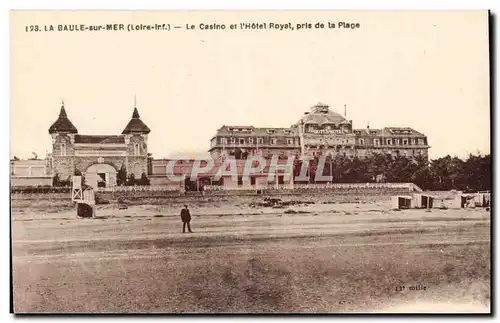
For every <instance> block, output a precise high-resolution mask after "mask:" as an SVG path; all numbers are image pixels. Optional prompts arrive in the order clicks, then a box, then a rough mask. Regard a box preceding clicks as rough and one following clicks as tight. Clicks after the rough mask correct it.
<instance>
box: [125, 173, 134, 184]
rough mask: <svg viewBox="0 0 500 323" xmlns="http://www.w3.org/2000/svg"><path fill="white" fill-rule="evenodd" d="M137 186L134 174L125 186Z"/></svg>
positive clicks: (129, 177)
mask: <svg viewBox="0 0 500 323" xmlns="http://www.w3.org/2000/svg"><path fill="white" fill-rule="evenodd" d="M136 184H137V183H136V179H135V175H134V173H132V174H130V175H129V176H128V179H127V182H126V183H125V185H127V186H134V185H136Z"/></svg>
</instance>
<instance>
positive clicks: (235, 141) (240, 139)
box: [220, 137, 295, 145]
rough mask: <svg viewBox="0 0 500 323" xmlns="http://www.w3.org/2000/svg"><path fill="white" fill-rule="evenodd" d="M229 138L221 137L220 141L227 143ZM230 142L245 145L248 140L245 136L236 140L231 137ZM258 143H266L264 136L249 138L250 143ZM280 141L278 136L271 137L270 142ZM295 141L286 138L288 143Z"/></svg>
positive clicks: (273, 143) (223, 143)
mask: <svg viewBox="0 0 500 323" xmlns="http://www.w3.org/2000/svg"><path fill="white" fill-rule="evenodd" d="M227 139H228V138H220V142H221V144H222V145H227V143H228V140H227ZM229 143H231V144H236V143H238V144H240V145H245V144H246V141H245V138H238V140H236V138H230V140H229ZM255 143H256V144H258V145H263V144H264V138H253V137H250V138H248V144H250V145H253V144H255ZM277 143H278V139H277V138H271V139H270V144H271V145H276V144H277ZM294 143H295V140H294V139H293V138H286V144H287V145H293V144H294Z"/></svg>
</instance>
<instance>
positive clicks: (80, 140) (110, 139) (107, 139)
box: [75, 135, 125, 144]
mask: <svg viewBox="0 0 500 323" xmlns="http://www.w3.org/2000/svg"><path fill="white" fill-rule="evenodd" d="M75 143H76V144H124V143H125V137H123V136H90V135H75Z"/></svg>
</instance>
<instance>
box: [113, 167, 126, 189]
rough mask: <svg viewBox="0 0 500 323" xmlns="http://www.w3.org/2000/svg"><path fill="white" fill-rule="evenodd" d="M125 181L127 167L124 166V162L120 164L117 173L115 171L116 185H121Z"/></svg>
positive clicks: (124, 183)
mask: <svg viewBox="0 0 500 323" xmlns="http://www.w3.org/2000/svg"><path fill="white" fill-rule="evenodd" d="M126 183H127V169H126V168H125V164H122V167H120V170H118V173H116V185H118V186H122V185H126Z"/></svg>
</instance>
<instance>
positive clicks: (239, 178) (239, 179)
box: [238, 176, 243, 186]
mask: <svg viewBox="0 0 500 323" xmlns="http://www.w3.org/2000/svg"><path fill="white" fill-rule="evenodd" d="M241 185H243V176H238V186H241Z"/></svg>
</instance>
